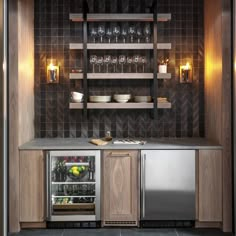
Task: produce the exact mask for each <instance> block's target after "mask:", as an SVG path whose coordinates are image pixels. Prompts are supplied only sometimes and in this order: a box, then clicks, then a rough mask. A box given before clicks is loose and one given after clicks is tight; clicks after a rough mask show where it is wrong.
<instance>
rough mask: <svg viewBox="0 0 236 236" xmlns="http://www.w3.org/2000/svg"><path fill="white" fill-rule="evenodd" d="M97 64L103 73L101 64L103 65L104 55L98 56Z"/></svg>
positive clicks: (99, 70)
mask: <svg viewBox="0 0 236 236" xmlns="http://www.w3.org/2000/svg"><path fill="white" fill-rule="evenodd" d="M96 64H97V65H98V72H99V73H101V66H102V65H103V57H100V56H99V57H97V61H96Z"/></svg>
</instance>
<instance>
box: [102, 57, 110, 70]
mask: <svg viewBox="0 0 236 236" xmlns="http://www.w3.org/2000/svg"><path fill="white" fill-rule="evenodd" d="M103 62H104V64H105V65H106V73H108V69H109V68H108V66H109V64H110V63H111V56H110V55H105V56H104V60H103Z"/></svg>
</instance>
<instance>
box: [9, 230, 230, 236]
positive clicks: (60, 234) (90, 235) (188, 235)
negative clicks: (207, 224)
mask: <svg viewBox="0 0 236 236" xmlns="http://www.w3.org/2000/svg"><path fill="white" fill-rule="evenodd" d="M31 235H32V236H77V235H78V236H94V235H98V236H109V235H111V236H144V235H145V236H154V235H155V236H232V235H233V234H230V233H222V232H221V231H220V230H214V229H45V230H23V231H21V232H20V233H17V234H10V235H9V236H31Z"/></svg>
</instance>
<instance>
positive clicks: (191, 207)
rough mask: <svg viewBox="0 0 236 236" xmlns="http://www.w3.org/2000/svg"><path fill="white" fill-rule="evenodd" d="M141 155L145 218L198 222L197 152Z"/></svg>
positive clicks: (163, 151) (143, 152) (161, 151)
mask: <svg viewBox="0 0 236 236" xmlns="http://www.w3.org/2000/svg"><path fill="white" fill-rule="evenodd" d="M141 155H142V163H141V164H142V176H143V180H142V195H141V196H142V201H141V202H142V211H141V212H142V216H141V218H142V219H143V220H194V219H195V151H194V150H155V151H153V150H145V151H142V152H141Z"/></svg>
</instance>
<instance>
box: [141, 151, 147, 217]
mask: <svg viewBox="0 0 236 236" xmlns="http://www.w3.org/2000/svg"><path fill="white" fill-rule="evenodd" d="M145 175H146V154H144V155H143V156H142V170H141V183H142V217H143V218H145V188H146V187H145V177H146V176H145Z"/></svg>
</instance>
